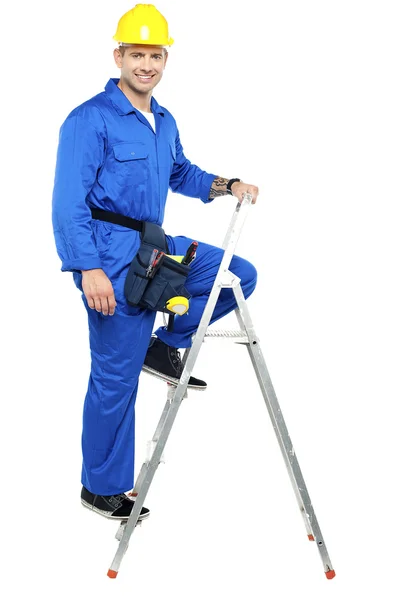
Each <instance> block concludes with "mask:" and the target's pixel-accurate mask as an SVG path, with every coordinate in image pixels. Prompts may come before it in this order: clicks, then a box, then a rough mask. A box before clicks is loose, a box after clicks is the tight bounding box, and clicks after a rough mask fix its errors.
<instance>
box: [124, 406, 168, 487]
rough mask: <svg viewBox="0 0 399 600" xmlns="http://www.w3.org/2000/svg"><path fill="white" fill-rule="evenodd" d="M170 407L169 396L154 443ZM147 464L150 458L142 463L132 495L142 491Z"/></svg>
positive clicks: (153, 438) (154, 436) (153, 439)
mask: <svg viewBox="0 0 399 600" xmlns="http://www.w3.org/2000/svg"><path fill="white" fill-rule="evenodd" d="M169 408H170V400H169V398H168V399H167V401H166V404H165V406H164V408H163V411H162V414H161V417H160V419H159V422H158V425H157V428H156V430H155V433H154V435H153V437H152V440H151V441H152V443H154V444H155V443H156V442H157V441H158V438H159V434H160V432H161V431H162V427H163V426H164V424H165V420H166V417H167V415H168V412H169ZM151 456H152V455H151ZM147 464H148V460H146V461H145V462H144V463H143V465H142V467H141V469H140V473H139V475H138V477H137V480H136V482H135V484H134V488H133V490H132V496H137V494H138V493H139V491H140V488H141V485H142V483H143V481H144V477H145V473H146V470H147Z"/></svg>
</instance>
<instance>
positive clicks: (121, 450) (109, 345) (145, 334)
mask: <svg viewBox="0 0 399 600" xmlns="http://www.w3.org/2000/svg"><path fill="white" fill-rule="evenodd" d="M167 239H168V245H169V253H170V254H177V255H181V254H185V252H186V250H187V248H188V246H189V245H190V243H191V241H192V239H190V238H187V237H183V236H177V237H170V236H167ZM222 256H223V250H221V249H220V248H217V247H214V246H211V245H209V244H205V243H199V246H198V249H197V256H196V258H195V260H194V262H193V263H192V266H191V270H190V275H189V277H188V278H187V283H186V287H187V290H188V291H189V293H190V294H192V298H191V299H190V309H189V311H188V313H187V314H186V315H183V316H182V317H176V318H175V324H174V331H173V332H168V331H167V330H166V328H164V327H161V328H159V329H157V331H156V332H155V333H156V335H157V336H158V337H159V338H160V339H161V340H162V341H164V342H165V343H166V344H168V345H170V346H173V347H175V348H186V347H190V346H191V336H192V335H193V334H194V333H195V332H196V330H197V328H198V325H199V322H200V320H201V317H202V314H203V311H204V308H205V304H206V302H207V300H208V297H209V294H210V291H211V289H212V286H213V283H214V281H215V278H216V275H217V271H218V269H219V266H220V262H221V259H222ZM230 271H231V272H232V273H234V274H235V275H237V276H238V277H240V279H241V287H242V289H243V292H244V296H245V297H246V298H247V297H248V296H249V295H250V294H251V293H252V292H253V290H254V289H255V286H256V269H255V267H254V266H253V265H252V264H251V263H250V262H248V261H247V260H245V259H243V258H239V257H238V256H234V257H233V259H232V261H231V264H230ZM107 274H108V273H107ZM108 276H109V277H110V279H111V282H112V284H113V287H114V291H115V297H116V302H117V307H116V311H115V313H114V315H112V316H104V315H102V314H101V313H98V312H97V311H96V310H93V309H90V308H89V307H88V305H87V302H86V299H85V297H84V295H83V294H82V299H83V301H84V304H85V306H86V309H87V312H88V323H89V334H90V351H91V372H90V378H89V383H88V389H87V393H86V398H85V403H84V409H83V432H82V452H83V467H82V484H83V485H84V486H85V487H86V488H87V489H88V490H89V491H91V492H92V493H94V494H99V495H114V494H119V493H122V492H124V491H126V490H129V489H132V487H133V485H134V435H135V401H136V396H137V390H138V384H139V376H140V372H141V368H142V365H143V362H144V359H145V355H146V352H147V349H148V345H149V341H150V338H151V333H152V329H153V326H154V321H155V316H156V313H155V312H153V311H149V310H139V309H137V310H135V309H133V311H131V312H129V307H128V306H127V305H126V301H125V298H124V295H123V280H124V278H125V276H126V273H123V274H122V276H121V277H118V279H117V280H115V281H114V280H113V278H112V274H108ZM78 287H80V286H78ZM80 289H81V288H80ZM235 308H236V302H235V298H234V294H233V292H232V290H230V289H222V290H221V292H220V295H219V299H218V302H217V304H216V306H215V310H214V313H213V315H212V319H211V323H213V322H214V321H216V320H218V319H220V318H221V317H223V316H224V315H226V314H228V313H229V312H231V310H233V309H235Z"/></svg>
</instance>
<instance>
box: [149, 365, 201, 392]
mask: <svg viewBox="0 0 399 600" xmlns="http://www.w3.org/2000/svg"><path fill="white" fill-rule="evenodd" d="M142 371H144V372H145V373H148V374H149V375H152V376H153V377H156V378H157V379H162V381H166V382H167V383H172V384H173V385H176V386H177V385H178V384H179V379H176V378H175V377H168V376H167V375H164V374H163V373H161V372H160V371H156V370H155V369H151V367H146V366H144V365H143V367H142ZM206 388H207V386H205V387H204V386H200V385H188V386H187V389H190V390H197V391H198V392H203V391H204V390H206Z"/></svg>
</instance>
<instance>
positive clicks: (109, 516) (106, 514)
mask: <svg viewBox="0 0 399 600" xmlns="http://www.w3.org/2000/svg"><path fill="white" fill-rule="evenodd" d="M80 501H81V503H82V506H84V507H85V508H87V509H88V510H91V511H92V512H96V513H97V514H99V515H101V516H102V517H105V518H106V519H112V520H114V521H127V520H128V518H129V515H128V516H126V517H113V516H112V514H110V513H109V512H108V511H106V510H101V509H100V508H97V507H96V506H93V505H92V504H89V503H88V502H86V500H82V499H81V500H80ZM149 516H150V513H149V512H148V513H147V514H145V515H139V518H138V519H137V521H143V520H144V519H148V517H149Z"/></svg>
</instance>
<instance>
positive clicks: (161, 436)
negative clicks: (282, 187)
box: [108, 194, 335, 579]
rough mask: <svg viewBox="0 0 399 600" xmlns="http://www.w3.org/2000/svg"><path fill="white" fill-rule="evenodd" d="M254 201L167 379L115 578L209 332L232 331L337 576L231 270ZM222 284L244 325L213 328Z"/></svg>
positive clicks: (240, 215) (313, 537) (238, 223)
mask: <svg viewBox="0 0 399 600" xmlns="http://www.w3.org/2000/svg"><path fill="white" fill-rule="evenodd" d="M251 203H252V197H251V196H250V195H249V194H245V195H244V199H243V201H242V202H241V203H238V204H237V206H236V209H235V212H234V214H233V217H232V219H231V222H230V226H229V229H228V231H227V233H226V236H225V240H224V243H223V246H222V248H223V250H224V255H223V258H222V261H221V264H220V267H219V271H218V274H217V276H216V279H215V282H214V285H213V288H212V290H211V293H210V295H209V299H208V302H207V304H206V306H205V309H204V312H203V315H202V318H201V321H200V324H199V326H198V329H197V332H196V334H195V335H194V336H193V342H192V346H191V348H188V349H186V351H185V353H184V356H183V365H184V368H183V372H182V375H181V377H180V380H179V383H178V385H177V386H175V385H171V384H167V387H168V393H167V401H166V404H165V407H164V409H163V412H162V415H161V418H160V420H159V423H158V425H157V428H156V431H155V434H154V436H153V438H152V441H151V442H150V452H149V456H148V458H147V460H146V461H145V462H144V463H143V465H142V467H141V470H140V473H139V475H138V477H137V480H136V482H135V486H134V489H133V491H132V492H131V495H133V496H135V503H134V508H133V511H132V512H131V514H130V516H129V518H128V519H127V520H125V521H121V524H120V526H119V529H118V531H117V533H116V536H115V537H116V539H117V540H118V541H119V545H118V549H117V552H116V554H115V557H114V560H113V562H112V564H111V567H110V569H109V570H108V577H110V578H112V579H113V578H115V577H116V576H117V574H118V570H119V567H120V565H121V562H122V559H123V556H124V554H125V552H126V550H127V548H128V545H129V540H130V537H131V535H132V533H133V531H134V528H135V526H136V525H137V524H141V523H140V521H138V517H139V514H140V511H141V509H142V507H143V505H144V501H145V498H146V495H147V492H148V489H149V487H150V485H151V482H152V480H153V477H154V475H155V472H156V470H157V468H158V465H159V464H160V463H161V462H162V457H163V450H164V447H165V444H166V442H167V439H168V437H169V433H170V431H171V428H172V426H173V423H174V420H175V418H176V415H177V412H178V410H179V407H180V404H181V402H182V401H183V398H186V397H187V384H188V381H189V378H190V375H191V373H192V370H193V368H194V365H195V361H196V359H197V356H198V354H199V351H200V349H201V346H202V343H203V341H204V338H206V337H229V338H231V339H232V341H235V342H239V343H241V344H245V345H246V347H247V349H248V352H249V356H250V359H251V362H252V365H253V367H254V370H255V374H256V377H257V379H258V382H259V386H260V389H261V392H262V395H263V398H264V400H265V403H266V407H267V410H268V412H269V416H270V418H271V421H272V425H273V428H274V431H275V434H276V436H277V440H278V443H279V445H280V449H281V452H282V455H283V458H284V461H285V465H286V467H287V470H288V474H289V477H290V480H291V483H292V486H293V489H294V492H295V495H296V498H297V501H298V505H299V509H300V512H301V514H302V517H303V519H304V522H305V528H306V531H307V534H308V539H309V540H310V541H315V542H316V545H317V548H318V551H319V554H320V557H321V560H322V563H323V567H324V572H325V575H326V577H327V579H333V577H335V571H334V570H333V568H332V565H331V561H330V558H329V555H328V552H327V548H326V545H325V543H324V540H323V537H322V534H321V531H320V527H319V525H318V522H317V519H316V515H315V513H314V510H313V506H312V503H311V500H310V497H309V494H308V491H307V488H306V484H305V481H304V479H303V476H302V473H301V469H300V467H299V464H298V459H297V456H296V453H295V451H294V448H293V445H292V442H291V438H290V436H289V433H288V430H287V427H286V424H285V421H284V418H283V415H282V412H281V409H280V405H279V402H278V400H277V396H276V394H275V391H274V388H273V385H272V382H271V379H270V376H269V372H268V369H267V367H266V363H265V360H264V358H263V355H262V351H261V348H260V344H259V340H258V338H257V336H256V334H255V330H254V326H253V323H252V320H251V317H250V315H249V311H248V307H247V304H246V300H245V297H244V294H243V291H242V288H241V285H240V279H239V278H238V277H236V276H235V275H234V274H233V273H232V272H231V271H229V265H230V262H231V259H232V257H233V254H234V251H235V247H236V244H237V241H238V238H239V235H240V233H241V230H242V227H243V225H244V222H245V219H246V218H247V215H248V212H249V209H250V206H251ZM222 288H231V289H232V290H233V293H234V296H235V299H236V302H237V308H236V309H235V314H236V317H237V320H238V323H239V325H240V330H239V331H236V332H231V331H230V332H225V331H223V332H220V331H217V330H212V329H211V328H210V329H209V330H208V325H209V322H210V320H211V316H212V314H213V311H214V308H215V305H216V302H217V300H218V297H219V294H220V291H221V289H222Z"/></svg>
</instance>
